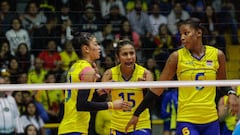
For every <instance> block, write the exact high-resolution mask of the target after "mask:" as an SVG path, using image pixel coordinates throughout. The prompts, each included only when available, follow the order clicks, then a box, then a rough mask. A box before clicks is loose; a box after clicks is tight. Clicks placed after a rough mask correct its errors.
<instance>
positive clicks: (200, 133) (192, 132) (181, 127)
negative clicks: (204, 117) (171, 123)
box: [176, 120, 220, 135]
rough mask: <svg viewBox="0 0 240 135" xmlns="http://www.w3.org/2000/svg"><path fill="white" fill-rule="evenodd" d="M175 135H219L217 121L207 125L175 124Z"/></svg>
mask: <svg viewBox="0 0 240 135" xmlns="http://www.w3.org/2000/svg"><path fill="white" fill-rule="evenodd" d="M176 135H220V125H219V121H218V120H217V121H214V122H210V123H207V124H192V123H189V122H177V130H176Z"/></svg>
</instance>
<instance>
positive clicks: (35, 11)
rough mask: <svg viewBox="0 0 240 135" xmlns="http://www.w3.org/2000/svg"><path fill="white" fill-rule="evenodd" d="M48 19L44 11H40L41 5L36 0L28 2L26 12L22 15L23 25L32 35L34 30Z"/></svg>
mask: <svg viewBox="0 0 240 135" xmlns="http://www.w3.org/2000/svg"><path fill="white" fill-rule="evenodd" d="M46 21H47V18H46V16H45V15H44V13H43V12H40V11H39V5H38V3H37V2H36V1H29V2H28V3H27V6H26V9H25V13H24V14H23V15H22V25H23V28H25V29H26V30H27V31H28V32H29V35H31V36H32V33H33V32H34V30H36V29H38V28H40V27H41V26H43V24H45V23H46Z"/></svg>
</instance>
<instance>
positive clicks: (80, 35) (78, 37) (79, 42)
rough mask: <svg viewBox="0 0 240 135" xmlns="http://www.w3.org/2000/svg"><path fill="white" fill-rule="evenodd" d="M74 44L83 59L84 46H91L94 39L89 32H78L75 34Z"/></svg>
mask: <svg viewBox="0 0 240 135" xmlns="http://www.w3.org/2000/svg"><path fill="white" fill-rule="evenodd" d="M73 36H74V37H73V39H72V44H73V47H74V49H75V51H76V53H77V55H78V57H79V58H82V57H83V54H82V49H81V48H82V46H83V45H89V42H90V40H92V39H93V38H94V36H93V35H92V34H91V33H88V32H76V33H73Z"/></svg>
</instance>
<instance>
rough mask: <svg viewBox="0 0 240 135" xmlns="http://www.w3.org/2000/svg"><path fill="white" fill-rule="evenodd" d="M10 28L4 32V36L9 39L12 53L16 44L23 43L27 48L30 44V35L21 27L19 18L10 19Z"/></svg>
mask: <svg viewBox="0 0 240 135" xmlns="http://www.w3.org/2000/svg"><path fill="white" fill-rule="evenodd" d="M11 24H12V28H11V29H10V30H8V31H7V32H6V38H7V39H8V41H9V44H10V47H11V53H12V55H15V54H16V51H17V48H18V45H19V44H20V43H25V44H26V45H27V46H28V48H29V49H31V48H30V46H31V42H30V37H29V34H28V32H27V31H26V30H25V29H23V28H22V24H21V20H20V19H18V18H14V19H13V20H12V23H11Z"/></svg>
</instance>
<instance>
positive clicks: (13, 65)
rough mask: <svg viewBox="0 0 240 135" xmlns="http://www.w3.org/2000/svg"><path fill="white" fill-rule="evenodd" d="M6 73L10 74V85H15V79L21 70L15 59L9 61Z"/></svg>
mask: <svg viewBox="0 0 240 135" xmlns="http://www.w3.org/2000/svg"><path fill="white" fill-rule="evenodd" d="M8 72H9V73H10V81H11V84H17V78H18V75H19V73H21V72H22V70H21V69H20V68H19V65H18V61H17V58H16V57H12V58H11V59H10V61H9V65H8Z"/></svg>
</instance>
